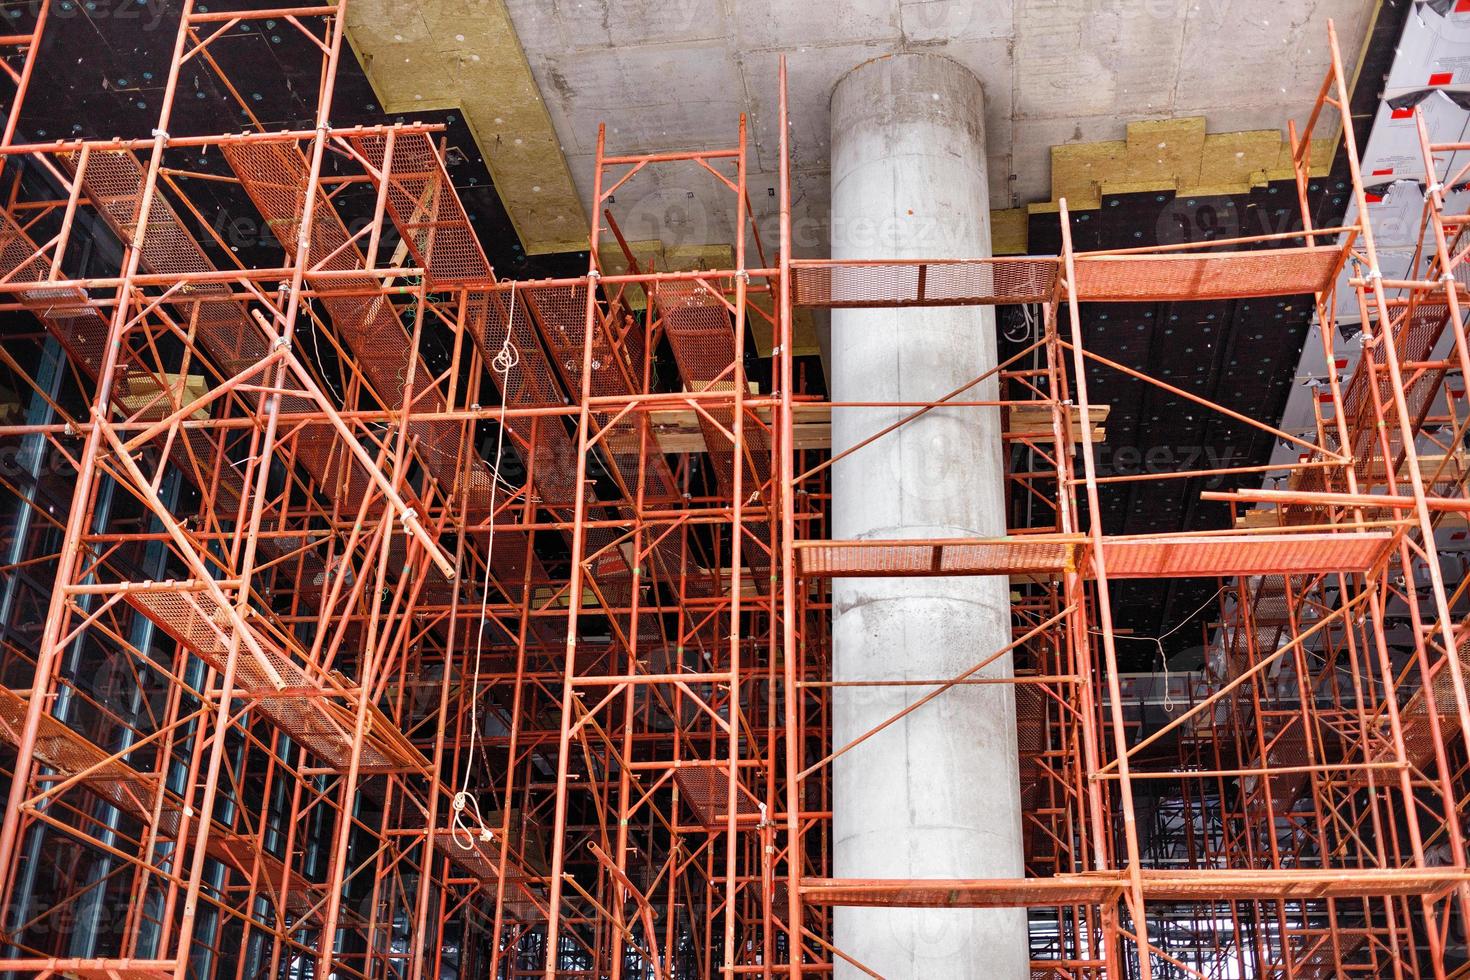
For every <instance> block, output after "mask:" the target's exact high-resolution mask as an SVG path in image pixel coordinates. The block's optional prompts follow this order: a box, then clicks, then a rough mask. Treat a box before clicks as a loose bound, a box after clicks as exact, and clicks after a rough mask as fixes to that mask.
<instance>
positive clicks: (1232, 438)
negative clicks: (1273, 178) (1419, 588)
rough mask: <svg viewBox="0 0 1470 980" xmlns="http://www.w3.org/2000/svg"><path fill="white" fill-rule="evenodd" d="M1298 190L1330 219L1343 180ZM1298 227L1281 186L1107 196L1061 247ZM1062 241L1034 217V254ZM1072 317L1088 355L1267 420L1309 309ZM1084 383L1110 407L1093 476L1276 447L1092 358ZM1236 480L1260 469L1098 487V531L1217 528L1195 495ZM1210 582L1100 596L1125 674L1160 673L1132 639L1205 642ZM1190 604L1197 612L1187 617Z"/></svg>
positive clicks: (1106, 312)
mask: <svg viewBox="0 0 1470 980" xmlns="http://www.w3.org/2000/svg"><path fill="white" fill-rule="evenodd" d="M1309 190H1310V196H1309V200H1310V201H1311V202H1312V204H1313V212H1314V213H1313V224H1314V225H1315V226H1316V227H1332V226H1333V225H1335V224H1336V223H1337V221H1338V219H1339V218H1340V216H1341V214H1342V210H1343V208H1344V207H1345V206H1346V203H1347V196H1348V194H1349V192H1350V184H1349V183H1348V182H1347V181H1346V180H1345V179H1342V178H1336V177H1325V178H1322V179H1319V180H1316V181H1313V182H1312V184H1311V185H1310V188H1309ZM1299 227H1300V220H1299V217H1298V205H1297V195H1296V185H1295V183H1294V182H1291V181H1282V182H1278V183H1273V184H1270V185H1267V186H1265V187H1260V188H1256V189H1255V190H1253V191H1251V192H1250V193H1248V194H1239V195H1232V196H1211V197H1188V196H1184V197H1179V196H1176V195H1175V194H1174V193H1173V192H1154V193H1134V194H1121V195H1113V196H1105V197H1104V198H1103V199H1102V206H1101V207H1100V208H1099V209H1098V210H1096V211H1083V212H1080V213H1074V214H1073V215H1072V240H1073V244H1074V247H1075V248H1076V249H1078V250H1083V251H1085V250H1092V249H1113V248H1130V247H1135V246H1138V245H1141V244H1143V245H1146V244H1150V243H1152V242H1178V241H1184V240H1190V241H1197V242H1208V241H1210V240H1212V239H1228V238H1234V237H1244V236H1250V235H1260V234H1267V233H1275V232H1279V231H1285V230H1291V229H1294V228H1299ZM1185 235H1188V236H1189V237H1188V238H1185V237H1184V236H1185ZM1060 237H1061V229H1060V224H1059V222H1058V220H1057V217H1056V216H1055V215H1035V216H1033V217H1032V221H1031V243H1032V249H1033V251H1035V252H1038V253H1040V252H1047V251H1059V250H1060V248H1061V241H1060ZM1081 313H1082V339H1083V345H1084V347H1085V348H1086V349H1087V350H1088V351H1091V352H1093V353H1096V354H1098V355H1101V356H1102V357H1105V358H1107V359H1108V360H1110V361H1114V362H1116V363H1118V364H1121V365H1124V366H1126V367H1129V368H1132V369H1133V370H1135V371H1139V372H1142V373H1144V374H1146V375H1148V376H1149V377H1151V378H1155V379H1157V380H1158V381H1160V382H1163V383H1164V384H1167V385H1170V386H1172V387H1175V388H1178V389H1180V390H1182V391H1185V392H1189V393H1190V394H1193V395H1195V396H1197V397H1200V398H1203V399H1206V400H1208V401H1210V402H1212V403H1214V404H1217V405H1220V406H1222V407H1224V408H1228V409H1230V410H1232V411H1235V412H1238V413H1240V414H1242V415H1245V416H1247V417H1249V418H1252V419H1255V420H1257V421H1260V422H1263V423H1265V424H1267V425H1272V426H1275V425H1276V424H1277V423H1278V422H1279V421H1280V419H1281V416H1282V412H1283V411H1284V410H1285V408H1286V399H1287V396H1288V395H1289V394H1290V391H1291V385H1292V383H1293V381H1294V378H1295V375H1296V368H1297V363H1298V361H1299V360H1300V358H1301V350H1302V343H1303V341H1304V340H1305V339H1306V336H1307V333H1308V328H1309V327H1310V325H1311V321H1312V316H1313V301H1312V297H1311V296H1309V295H1308V296H1292V297H1280V298H1275V299H1250V300H1237V301H1229V302H1192V303H1107V304H1102V303H1093V304H1084V305H1083V307H1082V310H1081ZM1064 331H1065V327H1064ZM1087 388H1088V395H1089V398H1090V399H1091V401H1092V402H1093V403H1094V404H1100V405H1108V406H1110V408H1111V412H1110V414H1109V415H1108V418H1107V422H1106V423H1105V428H1106V431H1107V438H1106V441H1105V442H1103V443H1101V444H1099V445H1098V446H1097V450H1096V452H1097V455H1096V459H1097V462H1098V475H1099V476H1140V475H1142V476H1147V475H1150V474H1152V475H1162V474H1166V473H1172V472H1180V471H1191V470H1203V469H1220V468H1225V467H1243V466H1259V465H1263V464H1265V463H1267V462H1269V460H1270V458H1271V454H1272V451H1273V450H1274V448H1275V438H1274V437H1273V436H1272V435H1270V434H1269V433H1266V432H1263V431H1262V430H1260V429H1259V428H1256V427H1254V426H1251V425H1249V424H1247V423H1245V422H1241V421H1237V420H1235V419H1232V418H1230V417H1228V416H1226V415H1224V414H1222V413H1220V412H1218V411H1215V410H1213V409H1211V408H1208V407H1205V406H1202V405H1200V404H1198V403H1197V402H1194V401H1191V400H1190V399H1188V398H1186V397H1184V396H1183V395H1181V394H1178V393H1175V392H1171V391H1168V390H1166V389H1165V388H1163V387H1160V386H1158V385H1154V384H1149V383H1146V382H1142V381H1139V380H1136V379H1134V378H1131V377H1129V376H1128V375H1126V374H1124V373H1122V372H1121V371H1118V370H1116V369H1113V368H1110V367H1107V366H1105V365H1102V364H1098V363H1096V362H1092V363H1090V365H1089V369H1088V373H1087ZM1079 472H1080V464H1079ZM1247 485H1251V486H1259V485H1260V474H1258V473H1257V474H1244V475H1241V476H1228V477H1218V476H1211V477H1194V478H1189V479H1142V480H1135V481H1130V482H1122V483H1110V484H1104V485H1103V486H1102V488H1101V493H1100V499H1099V503H1100V505H1101V508H1102V520H1103V528H1104V530H1105V531H1106V533H1108V534H1154V533H1160V532H1169V531H1183V530H1203V529H1206V528H1224V527H1228V526H1229V525H1230V514H1229V507H1228V505H1226V504H1220V503H1209V502H1206V501H1201V500H1200V499H1199V495H1200V492H1201V491H1202V490H1207V489H1210V490H1229V489H1235V488H1238V487H1241V486H1247ZM1219 587H1220V586H1219V583H1218V582H1216V581H1215V580H1213V579H1173V580H1167V581H1150V580H1130V581H1123V582H1119V583H1116V584H1115V585H1114V586H1113V587H1112V591H1111V593H1110V594H1111V596H1112V600H1113V606H1114V617H1115V620H1116V623H1117V626H1118V627H1119V628H1120V629H1122V630H1128V631H1132V633H1133V634H1134V635H1136V636H1137V637H1139V638H1140V639H1137V640H1135V641H1134V642H1125V643H1124V644H1122V646H1121V649H1120V656H1122V657H1123V659H1124V662H1125V665H1126V666H1127V667H1128V669H1136V670H1146V669H1149V668H1150V666H1151V665H1152V666H1157V665H1158V657H1159V654H1158V647H1157V645H1155V644H1154V643H1152V642H1149V641H1147V640H1144V639H1141V638H1143V637H1156V636H1163V635H1164V634H1165V633H1168V632H1170V631H1171V630H1175V628H1176V627H1178V629H1177V631H1176V632H1174V633H1173V634H1172V635H1170V636H1169V637H1168V639H1167V640H1166V641H1165V645H1164V648H1165V651H1166V652H1167V654H1168V655H1169V656H1170V657H1175V656H1177V655H1179V654H1181V653H1184V652H1186V651H1190V650H1197V649H1198V648H1199V647H1200V646H1201V645H1202V643H1203V634H1202V631H1201V627H1200V623H1201V622H1202V621H1204V620H1205V619H1206V618H1208V617H1209V616H1210V615H1211V614H1213V611H1214V610H1213V604H1212V603H1210V599H1211V598H1212V596H1213V594H1214V593H1215V592H1217V591H1218V590H1219ZM1200 607H1206V609H1205V610H1204V611H1203V612H1201V613H1200V615H1198V616H1192V615H1191V613H1193V612H1195V611H1196V610H1200ZM1181 659H1187V657H1186V658H1181Z"/></svg>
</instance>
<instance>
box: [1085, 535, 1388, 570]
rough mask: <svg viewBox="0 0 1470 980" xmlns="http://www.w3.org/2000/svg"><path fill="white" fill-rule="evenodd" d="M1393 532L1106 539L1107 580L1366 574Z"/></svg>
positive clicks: (1382, 554)
mask: <svg viewBox="0 0 1470 980" xmlns="http://www.w3.org/2000/svg"><path fill="white" fill-rule="evenodd" d="M1392 539H1393V535H1391V534H1389V533H1387V532H1371V533H1364V534H1307V533H1303V534H1226V535H1219V536H1209V535H1170V536H1167V537H1160V538H1133V539H1121V540H1106V541H1104V543H1103V557H1104V559H1105V560H1106V564H1107V571H1108V578H1110V579H1115V578H1116V579H1122V578H1191V577H1198V578H1213V577H1216V576H1223V577H1226V578H1234V577H1236V576H1249V575H1294V574H1297V573H1301V572H1314V571H1341V572H1366V571H1368V570H1369V569H1371V568H1373V567H1374V566H1375V565H1376V564H1378V562H1379V561H1380V559H1382V557H1383V556H1384V554H1385V553H1386V552H1387V550H1388V546H1389V543H1390V542H1391V541H1392Z"/></svg>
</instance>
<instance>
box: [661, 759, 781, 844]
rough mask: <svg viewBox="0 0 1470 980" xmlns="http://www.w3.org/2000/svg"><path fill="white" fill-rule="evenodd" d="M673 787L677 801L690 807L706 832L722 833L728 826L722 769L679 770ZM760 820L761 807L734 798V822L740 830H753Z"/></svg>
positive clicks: (740, 794) (726, 786) (725, 776)
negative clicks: (680, 800) (746, 827)
mask: <svg viewBox="0 0 1470 980" xmlns="http://www.w3.org/2000/svg"><path fill="white" fill-rule="evenodd" d="M674 784H675V785H676V786H678V787H679V798H680V799H682V800H683V801H684V802H685V803H687V804H689V809H691V810H693V811H694V816H695V819H696V821H697V822H698V823H699V825H700V826H702V827H704V828H706V829H707V830H723V829H724V828H725V827H726V826H728V820H729V814H730V779H729V773H728V772H727V771H726V770H724V769H718V768H715V767H712V766H700V767H697V768H688V767H685V768H680V769H676V770H675V771H674ZM759 820H760V807H759V806H758V805H757V804H756V801H755V800H753V799H751V798H750V796H749V795H747V794H746V793H744V792H740V791H739V789H738V787H737V792H736V794H735V822H736V824H737V825H739V826H742V827H744V826H753V825H754V824H755V823H756V822H757V821H759Z"/></svg>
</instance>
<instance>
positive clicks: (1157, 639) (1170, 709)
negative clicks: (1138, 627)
mask: <svg viewBox="0 0 1470 980" xmlns="http://www.w3.org/2000/svg"><path fill="white" fill-rule="evenodd" d="M1228 588H1230V586H1228V585H1222V586H1220V587H1219V588H1218V589H1216V590H1215V594H1214V595H1212V596H1210V597H1209V598H1208V599H1206V600H1205V601H1204V604H1203V605H1201V606H1200V607H1199V608H1198V609H1196V610H1195V611H1194V612H1192V613H1190V614H1189V615H1188V616H1185V617H1184V618H1183V619H1181V620H1180V621H1179V624H1178V625H1177V626H1175V627H1173V628H1172V629H1170V630H1169V631H1168V632H1167V633H1164V634H1162V635H1160V636H1133V635H1131V634H1129V635H1118V634H1116V633H1115V634H1113V639H1114V640H1144V641H1147V642H1149V643H1152V644H1154V645H1155V646H1157V647H1158V648H1159V660H1161V661H1162V662H1163V664H1164V713H1165V714H1171V715H1172V714H1173V713H1174V697H1173V694H1172V692H1171V691H1170V690H1169V658H1168V657H1166V656H1164V641H1165V640H1167V639H1168V638H1169V637H1171V636H1173V635H1174V634H1175V633H1178V632H1179V631H1180V630H1182V629H1184V627H1186V626H1188V625H1189V621H1190V620H1191V619H1193V618H1194V617H1196V616H1198V615H1199V614H1200V613H1202V612H1204V611H1205V610H1206V609H1208V608H1209V607H1210V603H1212V602H1214V601H1215V600H1216V599H1218V598H1220V594H1221V593H1222V592H1224V591H1225V590H1226V589H1228ZM1088 632H1089V633H1093V634H1096V635H1097V636H1102V630H1088Z"/></svg>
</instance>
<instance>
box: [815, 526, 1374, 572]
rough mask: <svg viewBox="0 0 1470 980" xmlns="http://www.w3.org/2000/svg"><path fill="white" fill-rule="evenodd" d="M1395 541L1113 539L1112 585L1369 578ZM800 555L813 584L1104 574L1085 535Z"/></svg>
mask: <svg viewBox="0 0 1470 980" xmlns="http://www.w3.org/2000/svg"><path fill="white" fill-rule="evenodd" d="M1392 541H1393V535H1392V534H1390V533H1388V532H1378V531H1373V532H1363V533H1351V534H1330V533H1309V532H1302V533H1296V534H1225V535H1209V534H1194V535H1178V534H1171V535H1160V536H1156V537H1146V538H1111V539H1105V540H1104V542H1103V558H1104V563H1105V565H1106V568H1107V575H1108V578H1110V579H1113V578H1117V579H1125V578H1214V577H1225V578H1235V577H1239V576H1251V575H1295V574H1299V573H1306V572H1314V571H1337V572H1368V571H1371V570H1372V569H1373V568H1374V567H1376V566H1377V565H1378V563H1379V562H1380V561H1381V560H1382V559H1383V558H1384V556H1385V555H1386V554H1387V552H1388V549H1389V547H1390V545H1391V544H1392ZM795 548H796V556H797V571H798V574H800V575H801V576H803V577H805V578H887V577H897V576H904V577H921V576H945V575H1028V574H1032V575H1044V574H1058V573H1061V572H1064V571H1069V570H1073V569H1078V568H1082V569H1084V571H1085V572H1086V574H1087V575H1088V576H1095V574H1096V566H1095V564H1093V563H1092V562H1085V563H1084V562H1083V561H1082V560H1081V559H1082V558H1083V557H1084V556H1085V555H1088V554H1090V551H1091V546H1090V545H1089V544H1088V542H1087V539H1086V538H1084V537H1082V536H1080V535H1015V536H1011V537H1007V538H947V539H915V540H882V541H872V540H859V541H799V542H797V543H796V545H795Z"/></svg>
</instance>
